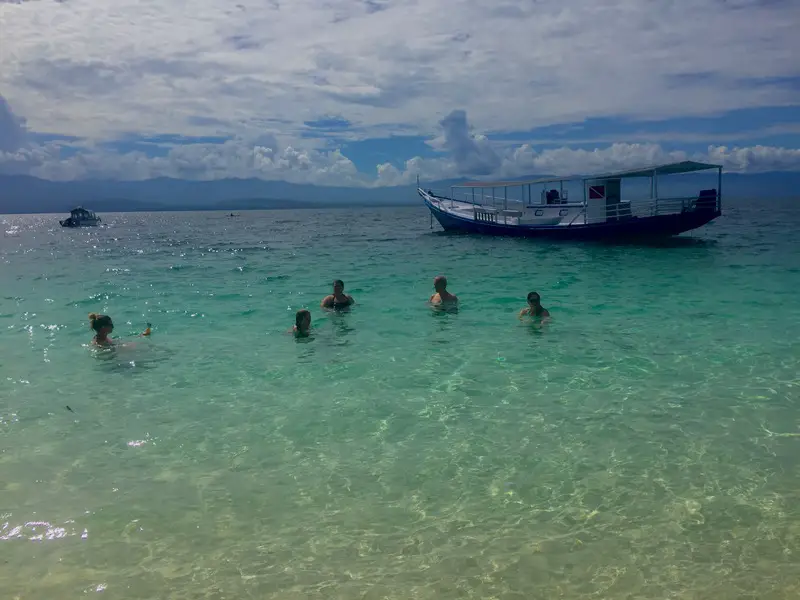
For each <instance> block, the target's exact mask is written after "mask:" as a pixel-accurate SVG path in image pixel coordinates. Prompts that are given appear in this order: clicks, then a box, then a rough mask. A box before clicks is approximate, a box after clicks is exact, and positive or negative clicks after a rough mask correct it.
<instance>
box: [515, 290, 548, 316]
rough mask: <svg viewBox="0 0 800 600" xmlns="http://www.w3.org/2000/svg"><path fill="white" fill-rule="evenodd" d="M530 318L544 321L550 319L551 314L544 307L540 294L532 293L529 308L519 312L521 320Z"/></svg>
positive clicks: (529, 298) (529, 295) (529, 296)
mask: <svg viewBox="0 0 800 600" xmlns="http://www.w3.org/2000/svg"><path fill="white" fill-rule="evenodd" d="M526 315H528V316H530V317H533V318H534V319H544V318H545V317H549V316H550V313H549V312H548V310H547V309H546V308H545V307H544V306H542V299H541V297H540V296H539V293H538V292H531V293H529V294H528V306H527V307H525V308H523V309H522V310H521V311H519V318H520V319H521V318H522V317H524V316H526Z"/></svg>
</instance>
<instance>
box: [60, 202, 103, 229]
mask: <svg viewBox="0 0 800 600" xmlns="http://www.w3.org/2000/svg"><path fill="white" fill-rule="evenodd" d="M69 215H70V216H69V218H68V219H64V220H63V221H59V223H61V226H62V227H94V226H95V225H99V224H100V221H101V219H100V217H98V216H97V215H96V214H94V212H93V211H91V210H86V209H85V208H83V207H81V206H78V207H77V208H73V209H72V210H71V211H70V213H69Z"/></svg>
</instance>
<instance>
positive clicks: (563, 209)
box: [558, 208, 569, 217]
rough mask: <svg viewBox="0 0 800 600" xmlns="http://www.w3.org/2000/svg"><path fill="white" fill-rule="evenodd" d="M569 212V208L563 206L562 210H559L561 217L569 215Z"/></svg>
mask: <svg viewBox="0 0 800 600" xmlns="http://www.w3.org/2000/svg"><path fill="white" fill-rule="evenodd" d="M568 212H569V209H568V208H562V209H561V210H560V211H558V216H559V217H565V216H567V213H568Z"/></svg>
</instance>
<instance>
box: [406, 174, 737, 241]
mask: <svg viewBox="0 0 800 600" xmlns="http://www.w3.org/2000/svg"><path fill="white" fill-rule="evenodd" d="M712 169H715V170H717V177H716V179H717V181H716V184H717V187H716V188H712V189H702V190H698V191H697V193H692V194H689V195H679V196H675V195H669V194H667V195H666V196H661V195H660V194H659V184H660V183H661V182H662V179H663V178H664V177H666V176H670V175H680V174H684V173H693V172H696V171H708V170H712ZM643 179H644V180H649V182H648V183H649V192H648V190H647V188H645V187H644V186H643V185H641V181H642V180H643ZM629 180H637V181H639V182H640V185H639V190H638V192H636V193H633V194H631V195H630V197H628V198H623V193H622V192H623V182H627V181H629ZM570 185H571V186H572V188H573V192H575V191H576V188H577V191H578V192H580V188H582V192H583V194H582V197H581V198H580V199H579V200H577V201H572V200H571V199H570V197H569V190H568V189H565V186H566V187H567V188H568V187H569V186H570ZM534 186H542V190H541V194H534V193H533V187H534ZM634 187H635V186H634ZM498 190H500V192H499V194H498ZM487 192H490V193H487ZM510 192H511V198H509V193H510ZM417 193H418V194H419V195H420V196H421V197H422V200H423V202H424V203H425V205H426V206H427V207H428V209H429V210H430V211H431V214H432V216H433V217H434V218H436V220H437V221H438V222H439V224H440V225H441V226H442V227H443V228H444V229H445V230H448V231H461V232H466V233H479V234H488V235H504V236H523V237H551V238H571V239H600V238H604V239H616V238H620V239H621V238H630V237H661V236H673V235H677V234H679V233H683V232H685V231H691V230H693V229H697V228H698V227H702V226H703V225H706V224H707V223H710V222H711V221H713V220H714V219H716V218H717V217H719V216H721V214H722V167H721V166H720V165H713V164H707V163H700V162H694V161H683V162H676V163H669V164H662V165H655V166H651V167H646V168H642V169H633V170H630V171H620V172H616V173H606V174H602V175H588V176H571V177H562V178H558V177H554V178H545V179H535V180H530V181H501V182H472V183H464V184H459V185H453V186H451V187H450V191H449V193H447V194H438V193H434V192H433V191H432V190H425V189H423V188H421V187H420V186H419V181H418V182H417ZM573 195H574V194H573ZM515 196H516V197H515ZM536 196H539V197H538V198H537V197H536Z"/></svg>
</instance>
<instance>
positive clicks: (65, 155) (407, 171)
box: [0, 97, 800, 187]
mask: <svg viewBox="0 0 800 600" xmlns="http://www.w3.org/2000/svg"><path fill="white" fill-rule="evenodd" d="M0 99H2V97H0ZM0 108H4V110H5V113H4V114H0V125H2V124H3V123H6V124H10V126H9V125H6V126H5V129H3V130H0V133H2V132H4V131H8V132H10V135H9V136H8V137H7V138H6V137H0V174H28V175H34V176H37V177H42V178H45V179H52V180H74V179H86V178H92V179H108V180H143V179H150V178H155V177H174V178H179V179H190V180H213V179H222V178H230V177H235V178H260V179H264V180H282V181H289V182H294V183H312V184H317V185H333V186H359V187H365V186H395V185H405V184H410V183H413V182H414V180H415V179H416V178H417V176H419V178H420V179H421V180H422V181H434V180H439V179H450V178H456V177H481V176H483V177H491V178H501V179H511V178H515V177H521V176H529V175H533V174H539V175H541V174H552V175H571V174H578V173H590V172H604V171H610V170H617V169H627V168H634V167H641V166H646V165H652V164H657V163H663V162H671V161H680V160H686V159H694V160H701V161H709V162H714V163H718V164H722V165H723V166H724V167H725V168H726V169H727V170H728V171H734V172H745V173H755V172H765V171H800V149H793V148H779V147H772V146H750V147H732V148H729V147H727V146H714V145H712V146H709V147H708V148H707V150H706V151H705V152H695V153H688V152H685V151H681V150H666V149H664V148H662V146H660V145H659V144H655V143H614V144H611V145H608V146H605V147H602V148H595V149H593V150H586V149H576V148H569V147H561V148H548V149H544V150H537V149H536V148H535V147H534V146H533V145H531V144H527V143H526V144H522V145H518V146H508V145H498V144H495V143H493V142H492V141H491V140H490V139H489V138H488V137H487V136H485V135H482V134H476V133H474V132H473V131H472V130H471V127H470V125H469V123H468V121H467V116H466V113H465V112H464V111H462V110H454V111H452V112H451V113H450V114H449V115H447V116H446V117H445V118H443V119H441V121H440V126H441V129H442V134H441V135H440V136H438V137H436V138H434V139H432V140H430V142H429V143H430V145H431V146H433V147H434V148H436V149H437V150H439V151H440V153H441V156H439V157H436V158H422V157H419V156H417V157H414V158H412V159H410V160H407V161H406V162H405V163H404V165H403V166H402V168H398V167H397V166H395V165H393V164H391V163H388V162H387V163H381V164H377V165H376V167H375V169H376V171H375V176H374V177H368V176H366V175H364V174H363V173H360V172H359V171H358V170H357V169H356V166H355V164H354V163H353V162H352V161H351V160H350V159H349V158H348V157H347V156H345V155H344V154H342V152H341V151H340V150H320V149H316V148H314V147H313V145H312V146H309V147H305V148H300V147H293V146H292V145H286V144H282V143H281V142H280V141H279V140H278V138H277V137H275V136H272V135H262V136H258V137H257V138H253V137H250V138H235V139H231V140H228V141H225V142H223V143H188V144H178V145H172V146H168V145H167V144H162V146H163V147H167V148H169V149H168V151H167V152H166V154H165V155H157V156H150V155H147V154H145V153H143V152H140V151H131V152H116V151H113V150H111V149H109V147H108V146H99V145H92V144H90V143H85V142H84V143H82V144H80V145H77V146H76V145H74V144H68V143H64V142H58V141H53V142H49V143H47V144H39V145H37V144H31V143H29V142H26V141H25V130H24V127H23V126H22V123H21V121H20V119H19V118H18V117H16V115H15V114H14V113H13V111H12V110H11V108H10V107H9V106H7V105H5V106H3V105H0ZM12 142H13V143H12ZM4 147H5V148H6V150H5V151H4V150H3V148H4Z"/></svg>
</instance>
